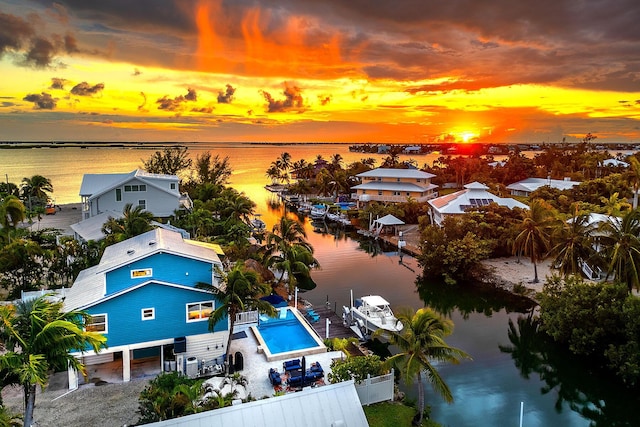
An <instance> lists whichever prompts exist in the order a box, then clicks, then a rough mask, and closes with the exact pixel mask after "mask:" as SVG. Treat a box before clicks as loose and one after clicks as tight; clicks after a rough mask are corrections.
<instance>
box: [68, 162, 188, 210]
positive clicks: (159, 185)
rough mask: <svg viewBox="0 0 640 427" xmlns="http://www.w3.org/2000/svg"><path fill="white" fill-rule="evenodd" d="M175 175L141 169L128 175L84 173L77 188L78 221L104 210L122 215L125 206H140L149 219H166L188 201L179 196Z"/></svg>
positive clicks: (185, 196) (177, 181)
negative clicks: (78, 190) (79, 203)
mask: <svg viewBox="0 0 640 427" xmlns="http://www.w3.org/2000/svg"><path fill="white" fill-rule="evenodd" d="M179 184H180V180H179V178H178V176H177V175H163V174H152V173H148V172H145V171H143V170H141V169H137V170H134V171H132V172H130V173H112V174H85V175H84V176H83V177H82V184H81V186H80V197H81V198H82V218H83V219H88V218H91V217H93V216H96V215H99V214H101V213H103V212H107V211H116V212H122V211H123V210H124V207H125V205H126V204H128V203H129V204H131V205H132V206H134V207H135V206H142V207H143V208H144V209H145V210H147V211H149V212H151V213H152V214H153V216H155V217H160V218H167V217H170V216H171V215H173V212H174V211H175V210H177V209H180V208H181V207H185V208H187V209H190V208H191V206H192V203H191V199H190V198H189V196H187V195H186V194H185V195H183V194H180V191H179Z"/></svg>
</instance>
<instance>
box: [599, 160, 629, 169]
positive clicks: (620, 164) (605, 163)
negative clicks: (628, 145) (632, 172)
mask: <svg viewBox="0 0 640 427" xmlns="http://www.w3.org/2000/svg"><path fill="white" fill-rule="evenodd" d="M602 166H611V167H614V168H617V167H622V168H628V167H629V163H627V162H623V161H622V160H618V159H606V160H604V161H603V162H602Z"/></svg>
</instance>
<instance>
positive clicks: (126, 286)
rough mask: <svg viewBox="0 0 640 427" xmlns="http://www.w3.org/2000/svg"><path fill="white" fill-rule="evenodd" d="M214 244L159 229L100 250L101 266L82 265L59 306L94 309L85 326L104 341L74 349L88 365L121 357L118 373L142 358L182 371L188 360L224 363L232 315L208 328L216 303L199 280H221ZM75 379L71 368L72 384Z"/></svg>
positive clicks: (124, 373) (127, 372) (125, 374)
mask: <svg viewBox="0 0 640 427" xmlns="http://www.w3.org/2000/svg"><path fill="white" fill-rule="evenodd" d="M221 268H222V263H221V262H220V258H219V257H218V255H217V253H216V248H215V247H213V246H211V247H210V246H208V245H207V244H205V243H202V242H193V241H191V240H188V239H184V238H183V237H182V236H181V234H180V233H178V232H175V231H170V230H165V229H162V228H157V229H154V230H152V231H149V232H147V233H144V234H141V235H139V236H135V237H133V238H131V239H128V240H125V241H123V242H120V243H116V244H115V245H112V246H109V247H107V248H106V249H105V251H104V254H103V255H102V258H101V259H100V262H99V264H98V265H96V266H93V267H90V268H88V269H85V270H83V271H81V272H80V274H79V275H78V277H77V279H76V280H75V282H74V284H73V286H72V287H71V288H69V289H68V290H67V291H66V293H65V297H64V309H65V310H66V311H71V310H83V311H85V312H87V313H88V314H89V315H90V316H91V321H90V323H89V324H88V325H87V329H88V330H91V331H96V332H100V333H102V334H104V335H105V336H106V337H107V345H108V348H107V349H105V350H103V351H101V352H100V353H99V354H95V353H93V351H87V352H84V353H82V354H81V353H78V354H77V357H79V358H81V359H82V361H83V363H84V364H85V365H92V364H100V363H107V362H114V361H121V368H122V380H123V381H129V380H130V379H131V369H132V365H134V364H135V363H136V362H137V361H139V360H142V359H144V360H146V361H149V360H155V361H156V362H157V364H158V365H157V366H158V371H161V370H162V369H163V367H165V366H166V365H165V364H164V362H165V361H170V362H174V363H173V364H170V366H175V369H177V370H179V371H182V372H185V370H186V367H187V363H188V362H189V361H190V360H195V361H196V362H198V363H201V362H202V360H205V361H208V362H213V361H215V362H216V363H215V364H218V363H222V362H223V358H224V355H225V348H224V346H225V345H226V342H227V338H228V336H229V322H228V320H227V319H225V320H223V321H220V322H218V323H217V324H216V325H215V328H214V331H213V333H212V332H210V331H209V328H208V320H209V314H210V313H211V312H212V311H213V310H215V309H216V308H217V305H218V304H219V302H218V301H217V300H216V298H215V297H214V296H213V295H212V294H211V293H209V292H206V291H204V290H201V289H198V288H196V285H197V284H198V283H206V284H210V285H213V286H220V284H221V283H220V282H221V277H219V273H218V272H219V271H220V270H221ZM77 385H78V378H77V374H76V373H75V372H70V378H69V387H70V388H75V387H77Z"/></svg>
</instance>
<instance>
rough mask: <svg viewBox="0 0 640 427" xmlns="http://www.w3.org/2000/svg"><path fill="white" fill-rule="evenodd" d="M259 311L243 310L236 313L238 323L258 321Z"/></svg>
mask: <svg viewBox="0 0 640 427" xmlns="http://www.w3.org/2000/svg"><path fill="white" fill-rule="evenodd" d="M258 315H259V313H258V311H243V312H241V313H237V314H236V323H235V324H236V325H244V324H245V323H256V322H258Z"/></svg>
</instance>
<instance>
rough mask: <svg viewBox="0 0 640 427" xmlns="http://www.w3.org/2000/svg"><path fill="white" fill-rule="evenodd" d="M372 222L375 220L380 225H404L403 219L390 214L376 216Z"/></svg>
mask: <svg viewBox="0 0 640 427" xmlns="http://www.w3.org/2000/svg"><path fill="white" fill-rule="evenodd" d="M374 222H377V223H378V224H380V225H404V221H402V220H401V219H398V218H396V217H395V216H393V215H391V214H389V215H385V216H383V217H382V218H378V219H376V220H375V221H374Z"/></svg>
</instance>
